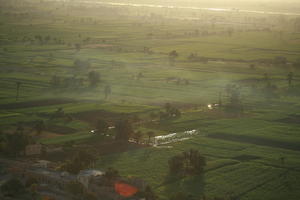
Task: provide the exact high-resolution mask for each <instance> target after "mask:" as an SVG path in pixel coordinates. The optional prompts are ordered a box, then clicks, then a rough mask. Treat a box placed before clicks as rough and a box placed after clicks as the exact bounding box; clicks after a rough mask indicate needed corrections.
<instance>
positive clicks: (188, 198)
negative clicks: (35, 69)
mask: <svg viewBox="0 0 300 200" xmlns="http://www.w3.org/2000/svg"><path fill="white" fill-rule="evenodd" d="M193 199H194V197H193V196H192V195H189V194H186V193H183V192H177V193H176V194H175V195H173V196H172V197H171V198H170V200H193Z"/></svg>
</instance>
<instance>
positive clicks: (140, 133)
mask: <svg viewBox="0 0 300 200" xmlns="http://www.w3.org/2000/svg"><path fill="white" fill-rule="evenodd" d="M133 138H134V139H135V141H136V143H137V144H139V143H140V140H141V138H142V132H141V131H137V132H134V134H133Z"/></svg>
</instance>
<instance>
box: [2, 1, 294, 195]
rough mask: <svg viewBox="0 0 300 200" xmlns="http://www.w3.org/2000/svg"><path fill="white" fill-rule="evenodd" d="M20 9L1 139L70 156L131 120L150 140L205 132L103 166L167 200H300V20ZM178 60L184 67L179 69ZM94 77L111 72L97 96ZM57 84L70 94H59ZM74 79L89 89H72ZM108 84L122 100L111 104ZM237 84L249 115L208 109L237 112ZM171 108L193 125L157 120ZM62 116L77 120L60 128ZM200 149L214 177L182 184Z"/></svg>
mask: <svg viewBox="0 0 300 200" xmlns="http://www.w3.org/2000/svg"><path fill="white" fill-rule="evenodd" d="M18 2H19V1H17V0H12V1H9V2H7V1H4V0H0V4H1V7H0V11H1V12H0V29H1V31H0V44H1V46H0V88H1V90H0V130H1V132H7V133H11V132H13V131H14V130H15V129H16V126H17V124H19V123H23V124H24V126H25V130H26V131H27V133H28V134H30V135H33V136H34V137H37V140H38V141H39V142H41V143H43V144H47V145H50V146H51V145H53V146H60V145H65V144H68V143H74V142H75V143H76V144H78V145H84V144H85V145H88V144H89V143H91V142H92V141H93V140H97V141H98V140H99V141H100V140H101V138H102V137H100V138H99V137H97V136H94V135H92V134H90V131H91V130H93V129H95V121H96V120H98V119H105V120H107V121H108V122H109V124H110V125H111V126H113V125H114V124H115V123H116V121H117V120H118V119H119V118H121V117H124V116H125V117H128V118H139V119H140V120H139V122H137V123H134V124H133V127H134V129H135V130H141V131H142V133H143V139H144V140H147V136H146V134H145V133H146V132H147V131H149V130H151V131H154V132H155V134H156V135H162V134H168V133H173V132H181V131H187V130H193V129H197V130H198V131H199V132H200V133H201V134H200V135H197V136H195V137H193V138H191V139H189V140H185V141H181V142H177V143H171V144H168V145H166V146H170V148H155V147H143V148H134V149H132V150H128V151H122V152H114V153H105V154H104V155H101V156H99V160H98V161H97V165H96V166H97V168H99V169H102V170H105V169H107V168H108V167H114V168H116V169H118V170H119V172H120V174H121V175H124V176H138V177H141V178H143V179H144V180H145V181H146V182H147V183H149V184H150V185H151V186H152V188H153V189H154V191H155V192H156V193H157V194H158V196H159V197H160V199H162V200H166V199H168V198H169V197H171V196H172V195H174V191H177V192H178V191H182V192H185V193H189V194H192V195H194V196H196V197H201V196H203V195H205V196H207V197H211V198H213V197H228V196H232V197H236V198H238V199H241V200H254V199H255V200H259V199H261V200H267V199H272V200H276V199H278V200H281V199H289V200H297V199H300V135H299V134H300V89H299V86H300V28H299V23H297V21H298V22H299V17H297V16H292V15H291V16H289V15H287V16H284V17H282V16H281V15H278V16H277V15H263V14H261V15H255V14H250V13H247V14H244V15H243V14H242V13H232V14H228V13H222V12H219V13H213V12H210V11H193V12H194V13H191V12H189V11H188V10H184V11H178V10H168V9H161V10H160V9H159V8H144V7H136V8H135V7H125V8H126V9H125V8H122V6H120V7H119V6H109V5H102V6H101V5H98V6H91V5H90V4H88V5H86V4H84V3H76V2H74V4H71V3H69V2H65V3H63V2H52V1H46V0H44V1H35V0H26V2H27V3H19V4H18V6H16V4H14V3H18ZM297 6H299V5H297ZM114 13H115V14H114ZM177 14H178V17H176V16H177ZM173 16H174V17H173ZM184 17H187V18H188V17H201V18H200V19H197V20H193V19H190V20H189V19H184ZM297 24H298V25H297ZM229 32H230V33H229ZM76 44H78V45H79V46H80V47H79V48H78V49H76ZM173 50H175V51H176V52H177V53H178V57H176V58H175V59H174V60H173V61H171V59H170V56H169V53H170V52H171V51H173ZM191 54H195V55H196V59H194V60H193V59H191V58H190V55H191ZM282 58H283V60H284V61H283V62H281V61H280V59H282ZM197 59H198V60H197ZM76 61H80V62H82V63H84V64H79V65H76ZM86 63H88V64H86ZM91 71H95V72H98V73H99V74H100V83H99V84H98V85H97V86H96V87H89V78H88V73H89V72H91ZM290 72H292V73H293V80H292V82H291V85H289V84H288V80H287V79H288V74H289V73H290ZM265 74H267V76H268V77H267V78H266V77H265V76H266V75H265ZM54 76H59V77H61V79H62V80H64V81H65V82H62V83H61V84H62V85H63V84H65V85H67V86H60V87H54V86H53V85H54V83H53V82H52V81H51V80H53V77H54ZM72 78H73V79H72ZM74 79H75V80H81V83H80V85H79V86H76V85H75V83H73V82H72V83H71V84H69V83H68V82H67V81H68V80H69V81H70V80H73V81H74ZM266 79H267V80H266ZM17 82H19V83H20V88H19V94H17ZM107 85H109V86H110V87H111V94H110V95H109V96H108V98H105V94H104V91H105V87H106V86H107ZM230 85H236V87H237V88H238V90H239V92H240V102H241V104H242V106H243V112H242V113H239V114H236V113H230V112H228V111H227V110H226V109H225V108H223V107H216V108H214V109H208V106H207V105H208V104H219V102H220V101H222V105H227V104H229V103H230V101H231V100H230V94H229V93H228V91H227V88H228V87H229V86H230ZM270 88H271V89H270ZM17 96H18V98H17ZM165 103H171V104H172V105H174V106H176V107H177V108H178V109H179V110H180V111H181V113H182V114H181V117H180V118H174V119H168V120H162V121H159V119H157V118H156V119H155V120H151V117H150V116H151V114H153V113H154V114H159V112H161V111H163V110H164V108H163V106H164V105H165ZM58 108H62V109H63V111H64V113H65V115H66V116H67V117H66V118H59V119H52V117H51V116H53V115H54V114H55V112H56V111H57V110H58ZM70 118H71V119H70ZM39 120H43V121H44V122H45V124H46V127H47V128H46V130H45V131H44V133H41V135H38V136H35V134H34V133H32V130H31V128H32V124H34V123H35V122H36V121H39ZM136 121H138V120H136ZM158 121H159V122H158ZM111 134H112V135H113V131H112V133H111ZM191 148H194V149H197V150H199V151H200V152H201V153H202V154H203V155H204V156H205V157H206V159H207V166H206V167H205V174H204V175H203V176H194V177H185V178H182V179H172V178H171V177H170V176H169V174H168V160H169V158H171V157H172V156H174V155H176V154H178V153H180V152H183V151H186V150H189V149H191ZM282 157H284V158H285V162H284V163H281V161H280V158H282Z"/></svg>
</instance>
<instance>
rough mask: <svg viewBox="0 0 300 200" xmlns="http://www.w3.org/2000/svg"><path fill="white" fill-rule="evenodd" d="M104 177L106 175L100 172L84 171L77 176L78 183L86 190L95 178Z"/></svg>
mask: <svg viewBox="0 0 300 200" xmlns="http://www.w3.org/2000/svg"><path fill="white" fill-rule="evenodd" d="M102 175H104V173H103V172H102V171H99V170H94V169H89V170H82V171H80V172H79V174H78V175H77V181H78V182H80V183H81V184H82V185H83V186H84V187H85V188H86V189H88V188H89V184H90V182H91V179H92V178H95V177H100V176H102Z"/></svg>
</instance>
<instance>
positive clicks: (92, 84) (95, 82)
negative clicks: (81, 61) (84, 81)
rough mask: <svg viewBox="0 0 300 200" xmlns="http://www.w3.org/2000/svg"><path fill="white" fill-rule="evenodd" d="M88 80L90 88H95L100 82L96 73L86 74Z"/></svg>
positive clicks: (98, 74)
mask: <svg viewBox="0 0 300 200" xmlns="http://www.w3.org/2000/svg"><path fill="white" fill-rule="evenodd" d="M88 80H89V83H90V87H97V85H98V84H99V82H100V73H99V72H96V71H90V72H89V74H88Z"/></svg>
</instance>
